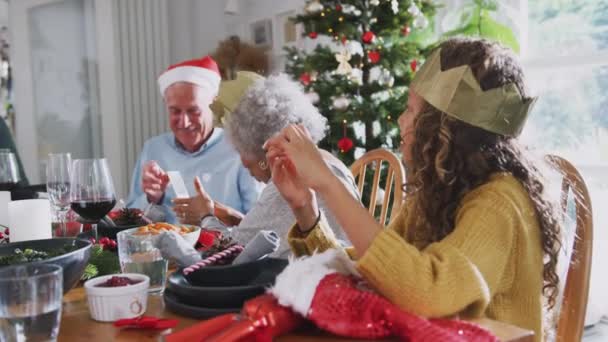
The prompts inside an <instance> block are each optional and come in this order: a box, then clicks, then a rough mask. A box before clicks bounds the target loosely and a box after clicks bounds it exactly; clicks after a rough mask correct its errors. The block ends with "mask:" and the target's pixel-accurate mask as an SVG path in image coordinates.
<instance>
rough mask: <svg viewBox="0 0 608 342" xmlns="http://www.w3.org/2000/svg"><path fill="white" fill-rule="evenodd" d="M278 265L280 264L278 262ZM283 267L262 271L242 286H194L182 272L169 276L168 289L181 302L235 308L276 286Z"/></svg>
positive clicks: (210, 306)
mask: <svg viewBox="0 0 608 342" xmlns="http://www.w3.org/2000/svg"><path fill="white" fill-rule="evenodd" d="M277 264H278V262H277ZM281 270H282V268H281V267H268V268H265V269H262V272H261V273H259V274H258V276H257V277H255V278H253V279H251V281H250V282H248V283H246V284H243V285H240V286H197V285H192V284H191V283H190V282H189V281H188V280H187V279H186V278H185V277H184V275H183V274H182V273H181V272H174V273H173V274H171V276H169V281H168V284H167V287H168V288H169V289H170V290H171V292H173V293H174V294H175V295H176V296H177V297H178V298H179V300H180V301H181V302H183V303H189V304H192V305H196V306H202V307H209V308H235V307H241V306H243V303H244V302H245V301H246V300H248V299H251V298H253V297H255V296H258V295H261V294H263V293H264V291H265V290H266V288H268V287H270V286H272V285H273V284H274V280H275V278H276V276H277V274H278V273H279V272H280V271H281Z"/></svg>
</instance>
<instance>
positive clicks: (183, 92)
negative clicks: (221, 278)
mask: <svg viewBox="0 0 608 342" xmlns="http://www.w3.org/2000/svg"><path fill="white" fill-rule="evenodd" d="M220 81H221V77H220V73H219V69H218V66H217V64H216V62H215V61H214V60H213V59H212V58H211V57H209V56H205V57H203V58H200V59H193V60H189V61H185V62H182V63H179V64H175V65H172V66H170V67H169V68H168V69H167V70H166V71H165V72H163V73H162V74H161V75H160V77H159V78H158V85H159V88H160V93H161V96H163V99H164V102H165V106H166V109H167V113H168V116H169V127H170V128H171V132H167V133H164V134H161V135H159V136H156V137H153V138H150V139H149V140H148V141H146V143H145V144H144V147H143V150H142V152H141V155H140V157H139V160H138V161H137V164H136V166H135V170H134V171H133V178H132V182H131V191H130V195H129V200H128V203H127V205H128V206H129V207H135V208H141V209H143V208H145V207H147V206H148V205H149V204H150V203H151V204H155V205H159V206H161V207H162V211H163V213H164V216H165V217H164V220H166V221H168V222H177V221H186V220H187V218H180V217H176V216H175V213H174V212H173V211H172V210H170V208H171V206H172V200H173V199H174V198H175V197H176V194H175V191H174V190H173V189H172V187H169V186H168V185H169V177H168V174H167V172H168V171H179V173H180V174H181V176H182V178H183V180H184V181H185V184H186V186H187V188H188V192H189V194H190V195H194V194H196V189H195V188H194V181H195V178H196V177H198V179H199V180H200V181H201V183H202V184H201V185H202V186H203V187H204V189H205V190H206V191H207V192H208V193H209V194H210V195H211V196H212V197H213V198H214V199H215V200H216V201H218V202H221V203H223V204H225V205H227V206H229V207H231V208H234V209H236V210H238V211H240V212H243V213H246V212H247V211H248V210H249V208H251V206H252V205H253V203H254V202H255V201H256V200H257V197H258V194H259V192H260V190H261V188H260V185H259V183H257V182H256V181H255V180H254V179H253V178H252V177H251V175H250V174H249V172H248V171H247V170H246V169H245V168H244V167H243V165H242V163H241V161H240V158H239V155H238V153H237V152H236V151H235V150H234V149H233V148H232V147H231V145H230V144H229V143H228V141H226V138H225V137H224V132H223V130H222V129H221V128H218V127H214V126H213V113H212V111H211V109H210V107H209V106H210V105H211V103H212V102H213V101H214V99H215V97H216V96H217V95H218V91H219V86H220ZM189 219H190V220H191V219H192V218H189Z"/></svg>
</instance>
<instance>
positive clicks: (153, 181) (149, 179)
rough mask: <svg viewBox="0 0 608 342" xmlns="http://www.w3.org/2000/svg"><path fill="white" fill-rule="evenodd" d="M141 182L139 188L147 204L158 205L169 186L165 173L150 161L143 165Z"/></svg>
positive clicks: (155, 163) (154, 162)
mask: <svg viewBox="0 0 608 342" xmlns="http://www.w3.org/2000/svg"><path fill="white" fill-rule="evenodd" d="M141 180H142V181H141V183H142V184H141V186H142V188H143V191H144V193H145V194H146V197H147V198H148V202H150V203H154V204H159V203H160V201H161V199H162V198H163V195H164V194H165V190H167V185H169V176H168V175H167V173H166V172H165V171H164V170H163V169H161V167H160V166H158V163H157V162H156V161H154V160H150V161H148V162H147V163H146V164H145V165H144V168H143V174H142V177H141Z"/></svg>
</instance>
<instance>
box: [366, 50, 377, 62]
mask: <svg viewBox="0 0 608 342" xmlns="http://www.w3.org/2000/svg"><path fill="white" fill-rule="evenodd" d="M367 58H368V59H369V61H370V63H372V64H376V63H378V62H380V52H379V51H376V50H372V51H370V52H368V53H367Z"/></svg>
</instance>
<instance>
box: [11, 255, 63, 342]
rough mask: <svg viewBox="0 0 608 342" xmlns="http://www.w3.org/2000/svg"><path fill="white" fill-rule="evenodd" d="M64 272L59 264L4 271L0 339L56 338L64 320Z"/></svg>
mask: <svg viewBox="0 0 608 342" xmlns="http://www.w3.org/2000/svg"><path fill="white" fill-rule="evenodd" d="M62 300H63V271H62V269H61V267H59V266H56V265H46V264H38V265H25V266H13V267H7V268H3V269H1V270H0V341H16V342H38V341H56V340H57V335H58V333H59V323H60V321H61V302H62Z"/></svg>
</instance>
